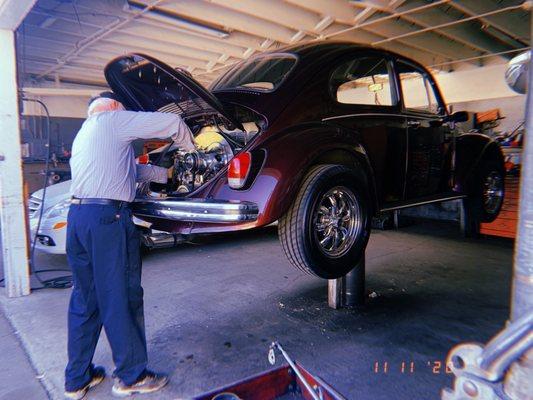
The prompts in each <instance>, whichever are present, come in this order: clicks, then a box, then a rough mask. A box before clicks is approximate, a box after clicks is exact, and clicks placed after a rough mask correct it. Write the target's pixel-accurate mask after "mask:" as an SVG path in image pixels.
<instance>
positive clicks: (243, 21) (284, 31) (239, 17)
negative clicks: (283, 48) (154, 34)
mask: <svg viewBox="0 0 533 400" xmlns="http://www.w3.org/2000/svg"><path fill="white" fill-rule="evenodd" d="M158 8H159V9H161V10H164V11H167V12H171V13H176V14H178V15H181V16H183V17H186V18H190V19H193V20H196V21H200V22H202V21H203V22H205V23H207V24H211V25H215V26H222V27H224V28H227V29H226V30H230V31H233V30H237V31H240V32H246V33H249V34H252V35H255V36H259V37H262V38H265V39H273V40H276V41H279V42H282V43H290V41H291V38H292V37H293V36H294V34H295V33H296V31H294V30H293V29H289V28H286V27H283V26H280V25H278V24H276V23H273V22H269V21H265V20H263V19H259V18H256V17H253V16H250V15H246V14H242V13H240V12H237V11H233V10H230V9H228V8H226V7H221V6H219V5H216V4H212V3H210V2H207V1H201V0H182V1H180V2H172V3H164V4H162V5H161V7H158ZM230 37H231V35H230Z"/></svg>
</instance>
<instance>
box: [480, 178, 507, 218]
mask: <svg viewBox="0 0 533 400" xmlns="http://www.w3.org/2000/svg"><path fill="white" fill-rule="evenodd" d="M502 201H503V178H502V176H501V174H500V173H499V172H497V171H492V172H491V173H490V174H488V175H487V176H486V178H485V181H484V182H483V207H484V208H485V211H486V212H487V213H489V214H494V213H496V212H497V211H498V210H499V208H500V205H501V204H502Z"/></svg>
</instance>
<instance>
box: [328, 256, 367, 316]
mask: <svg viewBox="0 0 533 400" xmlns="http://www.w3.org/2000/svg"><path fill="white" fill-rule="evenodd" d="M364 303H365V254H363V255H362V256H361V259H360V260H359V262H358V263H357V265H356V266H355V268H354V269H352V270H351V271H350V272H348V274H346V276H344V277H342V278H339V279H330V280H329V281H328V305H329V306H330V307H331V308H334V309H336V310H337V309H339V308H342V307H346V308H356V307H360V306H362V305H364Z"/></svg>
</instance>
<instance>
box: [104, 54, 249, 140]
mask: <svg viewBox="0 0 533 400" xmlns="http://www.w3.org/2000/svg"><path fill="white" fill-rule="evenodd" d="M104 74H105V78H106V80H107V83H108V84H109V86H110V87H111V89H112V90H113V92H115V94H116V95H117V96H118V97H119V98H120V99H121V101H122V102H123V104H124V106H125V107H126V108H127V109H128V110H132V111H161V112H172V113H174V114H179V115H180V116H181V117H182V118H183V119H184V120H185V121H187V120H188V119H190V118H192V117H197V116H200V115H215V114H218V116H219V117H221V119H222V121H223V123H224V125H226V127H227V128H228V129H230V130H231V129H241V130H242V129H244V128H243V127H242V124H241V123H240V122H239V121H238V120H237V119H236V118H235V117H234V116H233V115H231V114H229V113H228V112H227V111H226V110H224V107H223V106H222V104H221V103H220V101H219V100H218V99H217V98H216V97H215V96H214V95H213V94H211V93H210V92H209V91H208V90H207V89H206V88H204V87H203V86H202V85H201V84H200V83H198V82H197V81H195V80H194V79H193V78H191V77H190V76H188V75H187V74H186V73H184V72H180V71H177V70H175V69H174V68H172V67H170V66H168V65H166V64H165V63H163V62H161V61H158V60H156V59H155V58H152V57H150V56H147V55H144V54H139V53H132V54H126V55H124V56H121V57H117V58H115V59H114V60H112V61H111V62H109V64H107V65H106V67H105V70H104Z"/></svg>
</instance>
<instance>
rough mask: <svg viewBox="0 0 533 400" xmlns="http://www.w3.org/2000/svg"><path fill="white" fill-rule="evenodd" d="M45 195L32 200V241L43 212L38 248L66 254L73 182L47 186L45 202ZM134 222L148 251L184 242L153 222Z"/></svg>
mask: <svg viewBox="0 0 533 400" xmlns="http://www.w3.org/2000/svg"><path fill="white" fill-rule="evenodd" d="M43 192H44V191H43V189H40V190H37V191H36V192H34V193H33V194H32V195H31V196H30V199H29V217H30V218H29V219H30V235H31V236H30V239H31V240H32V242H33V240H34V238H35V231H36V229H37V224H38V223H39V216H40V215H41V209H42V218H41V225H40V227H39V233H38V235H37V242H36V243H35V249H37V250H40V251H43V252H45V253H50V254H65V253H66V250H65V245H66V236H67V235H66V233H67V214H68V210H69V207H70V180H69V181H64V182H60V183H56V184H55V185H52V186H48V187H47V188H46V199H45V201H44V203H43ZM133 222H135V224H136V225H137V226H138V227H139V229H140V230H141V240H142V244H143V245H144V246H145V247H147V248H149V249H152V248H161V247H171V246H174V245H176V244H178V243H180V242H182V240H181V239H180V237H179V236H178V235H173V234H170V233H167V232H162V231H156V230H154V229H151V228H150V223H148V222H145V221H142V220H140V219H138V218H136V217H133Z"/></svg>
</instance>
